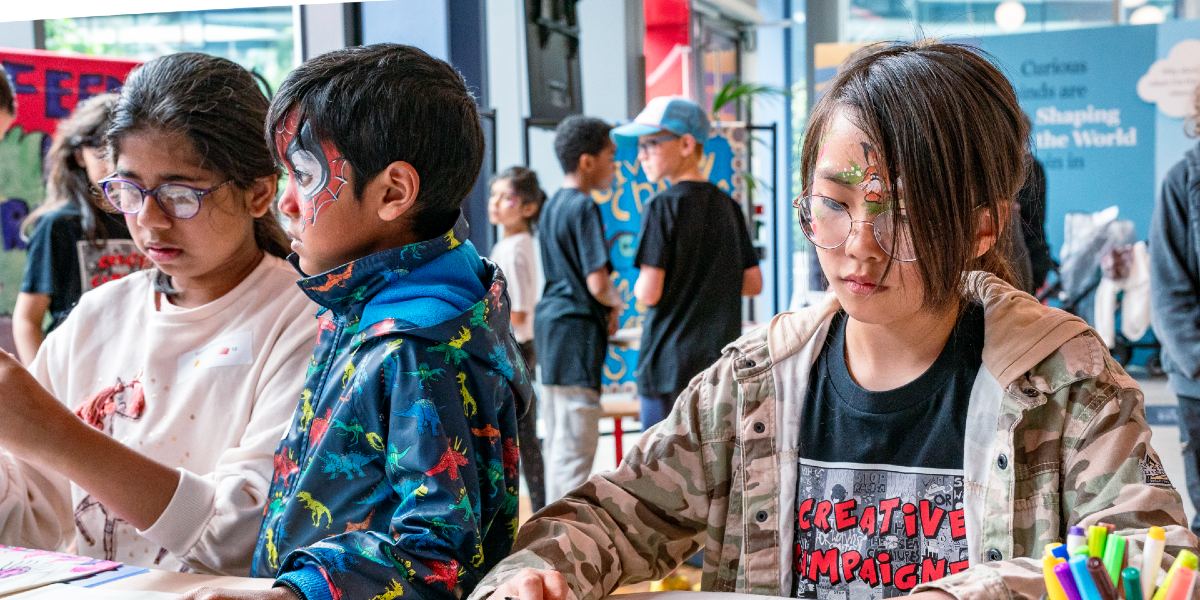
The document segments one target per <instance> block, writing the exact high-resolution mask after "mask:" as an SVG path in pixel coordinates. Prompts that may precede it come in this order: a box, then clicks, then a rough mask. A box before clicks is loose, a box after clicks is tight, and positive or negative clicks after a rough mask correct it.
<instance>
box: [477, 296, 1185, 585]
mask: <svg viewBox="0 0 1200 600" xmlns="http://www.w3.org/2000/svg"><path fill="white" fill-rule="evenodd" d="M964 291H965V292H966V294H967V296H968V297H969V298H974V299H975V300H976V301H978V302H980V303H982V304H983V306H984V311H985V343H984V350H983V366H984V368H982V369H980V372H979V375H978V377H977V379H976V383H975V385H974V387H973V389H972V397H971V405H970V408H969V413H968V417H967V434H966V439H965V440H964V462H963V467H964V477H965V485H964V488H965V500H964V504H965V506H964V512H965V516H966V522H967V540H968V550H969V554H970V564H971V567H970V568H969V569H967V570H966V571H963V572H960V573H957V574H955V575H950V576H947V577H945V578H943V579H941V580H939V581H936V582H933V583H926V584H922V585H921V586H918V588H917V590H916V591H920V590H923V589H930V588H940V589H942V590H945V591H947V592H949V593H951V594H953V595H955V596H957V597H959V598H998V597H999V598H1003V597H1020V598H1036V597H1038V596H1039V595H1041V594H1042V593H1043V591H1044V587H1043V583H1042V575H1041V569H1040V561H1038V560H1034V559H1031V558H1029V557H1034V556H1040V554H1041V552H1042V548H1043V545H1044V544H1046V543H1048V542H1052V541H1056V540H1062V539H1063V538H1064V537H1065V535H1066V529H1067V527H1068V526H1069V525H1074V524H1083V525H1088V524H1094V523H1095V522H1097V521H1105V522H1108V523H1113V524H1115V525H1116V527H1117V530H1118V532H1120V533H1123V534H1126V535H1138V534H1141V535H1140V536H1139V537H1138V538H1135V539H1134V540H1133V542H1132V543H1131V544H1130V548H1131V550H1130V556H1131V560H1133V557H1135V556H1137V554H1138V552H1139V550H1140V541H1139V540H1140V539H1144V533H1145V530H1146V529H1147V528H1149V527H1150V526H1151V525H1161V526H1164V527H1166V529H1167V544H1168V553H1173V551H1172V549H1174V551H1177V550H1178V549H1179V548H1180V547H1195V543H1196V539H1195V537H1194V536H1192V534H1191V533H1190V532H1189V531H1188V530H1187V528H1186V527H1185V526H1184V525H1183V523H1184V515H1183V507H1182V504H1181V500H1180V497H1179V494H1178V493H1176V491H1175V490H1174V488H1173V487H1172V486H1171V484H1170V482H1169V481H1168V480H1167V478H1166V476H1165V474H1164V473H1163V470H1162V466H1161V463H1160V462H1159V460H1158V457H1157V455H1156V454H1155V453H1154V451H1153V450H1152V449H1151V447H1150V429H1149V427H1148V426H1147V424H1146V421H1145V410H1144V407H1143V400H1142V394H1141V392H1140V391H1139V389H1138V387H1137V385H1136V383H1135V382H1134V381H1133V380H1132V379H1131V378H1130V377H1129V376H1128V375H1127V374H1126V373H1125V372H1124V371H1123V370H1122V369H1121V368H1120V367H1119V366H1118V365H1117V364H1116V363H1115V362H1114V361H1113V360H1112V359H1111V357H1109V355H1108V352H1107V351H1106V349H1105V347H1104V345H1103V343H1102V342H1101V341H1100V340H1099V338H1098V337H1097V336H1096V335H1095V334H1094V333H1093V332H1092V331H1091V330H1090V329H1089V328H1088V327H1087V325H1086V324H1085V323H1084V322H1083V321H1081V320H1079V319H1078V318H1076V317H1074V316H1072V315H1069V314H1067V313H1064V312H1062V311H1058V310H1054V309H1049V308H1046V307H1044V306H1042V305H1041V304H1038V303H1037V302H1036V301H1035V300H1034V299H1033V298H1032V297H1030V296H1028V295H1027V294H1024V293H1022V292H1019V291H1017V290H1015V289H1013V288H1011V287H1009V286H1008V285H1007V284H1005V283H1003V282H1002V281H1001V280H999V279H998V278H996V277H994V276H992V275H990V274H987V273H972V274H970V275H969V276H968V277H967V278H966V279H965V280H964ZM837 308H838V306H837V304H836V301H833V300H831V301H830V302H829V303H828V304H827V305H825V306H820V307H813V308H811V309H807V310H803V311H800V312H796V313H787V314H782V315H779V316H777V317H775V318H774V319H773V320H772V321H771V323H770V324H769V325H768V326H767V327H765V328H763V329H760V330H758V331H756V332H754V333H751V334H748V335H746V336H744V337H743V338H742V339H740V340H738V341H736V342H734V343H733V344H730V345H729V346H728V347H726V349H725V351H724V353H723V356H722V357H721V359H720V360H718V361H717V363H716V364H714V365H713V366H712V367H710V368H709V369H708V370H706V371H704V372H703V373H701V374H700V375H698V376H696V377H695V378H694V379H693V380H692V381H691V384H690V385H689V387H688V388H687V390H685V391H684V393H683V394H682V395H681V396H680V398H679V399H678V400H677V401H676V404H675V408H674V410H673V411H672V412H671V414H670V416H669V417H668V418H667V419H666V420H665V421H664V422H662V423H661V424H659V425H658V426H656V427H654V428H652V429H650V430H649V431H647V432H646V433H645V434H643V435H642V437H641V439H640V440H639V443H638V444H637V447H636V448H634V449H633V450H632V451H630V452H629V453H628V454H627V455H626V458H625V460H624V462H623V463H622V464H621V465H620V466H619V467H618V468H617V469H616V470H615V471H612V472H608V473H603V474H599V475H594V476H592V478H591V479H589V480H588V482H587V483H585V484H584V485H582V486H580V487H579V488H578V489H576V490H575V491H573V492H572V493H571V494H569V495H568V496H567V497H566V498H564V499H563V500H561V501H559V502H556V503H554V504H552V505H550V506H548V507H546V508H545V509H544V510H543V511H541V512H540V513H538V514H537V515H536V516H535V518H533V519H532V520H530V521H529V522H528V523H526V524H525V526H524V527H523V528H522V529H521V531H520V532H519V533H518V536H517V544H516V546H515V548H514V553H513V554H512V555H511V556H510V557H509V558H507V559H505V560H504V561H501V563H500V564H499V565H497V566H496V568H495V569H494V570H493V571H492V572H491V573H489V574H488V576H487V577H486V578H485V579H484V580H483V581H482V582H481V583H480V585H479V586H478V587H477V588H476V591H475V593H474V595H473V597H474V598H483V597H485V596H486V595H488V594H489V593H490V592H491V591H492V590H494V589H495V588H496V586H497V585H499V584H500V583H501V582H503V581H505V580H506V579H508V578H509V577H510V576H512V574H513V573H514V572H515V571H517V570H519V569H521V568H523V567H533V568H542V569H554V570H557V571H560V572H562V573H563V574H564V575H565V576H566V578H567V581H568V583H569V585H570V587H571V590H572V593H573V594H574V595H575V596H577V597H578V598H583V599H596V598H601V597H603V596H605V595H606V594H608V593H610V592H611V591H613V590H615V589H616V588H617V587H618V586H621V585H626V584H630V583H635V582H638V581H644V580H647V579H653V578H658V577H662V576H663V575H665V574H666V573H668V572H670V571H671V570H672V569H673V568H675V567H676V566H677V565H678V564H680V562H681V561H682V560H683V559H684V558H685V557H687V556H689V555H691V554H692V553H693V552H695V551H696V549H697V548H700V547H703V548H704V575H703V579H702V584H701V585H702V587H703V588H704V589H705V590H708V591H734V592H743V593H752V594H764V595H776V596H786V595H789V594H790V593H791V590H792V579H793V571H792V568H791V565H792V564H793V562H792V558H793V557H792V554H793V552H794V544H793V537H794V523H795V511H796V507H795V495H796V477H797V445H798V442H799V440H798V437H799V431H800V427H799V425H800V423H799V421H800V413H801V411H800V405H799V403H800V402H802V401H803V400H804V398H805V397H806V394H805V391H806V390H805V389H804V388H805V387H806V386H807V381H808V376H807V375H808V371H809V369H810V368H811V365H812V364H813V362H814V360H815V359H816V357H817V353H818V352H819V349H820V347H821V345H822V344H823V342H824V338H825V332H826V329H827V327H828V324H829V321H830V317H831V316H832V314H833V313H834V311H835V310H837ZM1002 456H1003V457H1004V459H1001V458H1000V457H1002Z"/></svg>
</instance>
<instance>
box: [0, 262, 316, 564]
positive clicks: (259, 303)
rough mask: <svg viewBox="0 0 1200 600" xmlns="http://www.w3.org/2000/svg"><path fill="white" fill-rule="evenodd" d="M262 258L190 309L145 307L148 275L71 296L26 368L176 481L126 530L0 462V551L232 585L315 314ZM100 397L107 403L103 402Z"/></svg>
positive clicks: (262, 501) (73, 489)
mask: <svg viewBox="0 0 1200 600" xmlns="http://www.w3.org/2000/svg"><path fill="white" fill-rule="evenodd" d="M296 278H297V276H296V272H295V271H294V270H293V269H292V267H291V266H290V265H288V264H287V262H285V261H283V260H281V259H279V258H276V257H273V256H269V255H268V256H267V257H266V258H264V259H263V261H262V262H261V263H260V264H259V265H258V267H257V268H256V269H255V270H254V271H253V272H252V273H250V275H249V276H248V277H246V279H245V280H243V281H242V282H241V283H239V284H238V285H237V287H235V288H234V289H233V290H231V291H230V292H229V293H227V294H225V295H224V296H222V297H221V298H219V299H217V300H215V301H213V302H210V303H208V304H206V305H204V306H200V307H196V308H188V309H184V308H179V307H176V306H174V305H171V304H170V303H168V302H167V301H166V300H165V299H164V300H163V301H162V303H161V307H160V309H158V310H156V309H155V302H154V296H155V294H154V291H153V285H152V272H151V271H144V272H141V273H137V274H135V275H130V276H127V277H125V278H123V279H120V280H118V281H114V282H111V283H107V284H105V285H102V286H100V287H99V288H97V289H95V290H93V291H90V292H88V293H86V294H84V295H83V297H82V299H81V300H80V302H79V305H78V306H76V307H75V309H74V310H73V311H72V312H71V315H70V317H69V318H68V319H67V320H66V321H65V322H64V323H63V324H62V325H61V326H59V327H58V328H57V329H55V330H54V332H53V333H51V334H50V335H49V336H48V337H47V338H46V341H45V343H44V344H43V345H42V347H41V350H39V352H38V355H37V358H36V359H35V360H34V363H33V364H32V365H31V367H30V370H31V371H32V372H33V374H34V376H35V377H37V379H38V381H40V382H41V384H42V385H43V386H45V387H46V389H48V390H49V391H50V393H51V394H53V395H54V397H56V398H58V399H59V400H61V401H63V402H64V403H66V404H67V405H68V406H69V407H70V408H71V410H73V411H79V410H80V409H81V407H83V406H84V405H89V406H90V407H91V410H90V411H89V410H87V409H86V407H84V408H85V410H84V412H86V413H88V414H86V415H84V419H85V421H91V422H92V423H93V424H94V425H97V426H99V427H100V428H101V429H103V430H104V431H106V432H108V433H109V434H110V435H112V436H113V437H114V438H115V439H117V440H118V441H120V442H122V443H124V444H126V445H127V446H129V447H131V448H133V449H135V450H137V451H139V452H141V453H143V454H145V455H146V456H148V457H150V458H153V459H155V460H157V461H159V462H160V463H163V464H165V465H168V466H171V467H176V468H178V469H179V472H180V476H181V477H180V482H179V486H178V487H177V488H176V490H175V494H174V496H173V497H172V499H171V502H170V504H169V505H168V506H167V509H166V510H165V511H164V512H163V514H162V516H161V517H159V519H158V521H157V522H156V523H154V525H152V526H151V527H150V528H149V529H148V530H145V531H138V530H137V529H136V528H135V527H133V526H132V525H130V524H129V523H126V522H125V521H123V520H121V519H118V518H116V516H115V515H112V514H111V513H109V512H108V511H107V509H106V508H105V507H104V506H103V505H101V504H99V503H95V502H94V501H93V500H92V499H91V497H90V496H88V494H87V492H86V491H85V490H84V489H82V488H80V487H79V486H77V485H74V484H71V483H69V482H67V481H66V480H65V479H63V478H62V477H61V476H58V475H57V474H54V473H45V472H39V471H40V470H39V469H38V468H37V467H35V466H32V465H29V464H28V463H24V462H22V461H19V460H16V459H14V458H13V457H12V456H11V455H9V454H7V453H5V454H3V455H2V456H0V543H5V544H15V545H24V546H32V547H36V548H48V549H54V548H59V547H66V548H72V549H73V550H74V551H75V552H77V553H79V554H83V555H87V556H95V557H99V558H106V559H110V560H117V561H121V562H125V563H130V564H135V565H142V566H153V567H156V568H161V569H169V570H194V571H199V572H212V573H224V574H230V575H246V574H248V573H249V569H250V558H251V553H252V552H253V549H254V543H255V539H256V537H257V535H258V529H259V525H260V523H261V521H262V514H263V507H264V506H265V505H266V502H267V498H266V494H267V490H268V488H269V486H270V483H271V474H272V466H273V465H272V456H273V454H274V452H275V449H276V447H277V446H278V444H279V440H280V439H281V438H282V437H283V434H284V430H285V428H286V427H287V424H288V422H289V420H290V419H291V416H292V412H293V411H294V410H295V407H296V404H297V402H298V400H299V397H300V391H301V389H302V388H303V385H304V371H305V368H306V365H307V361H308V357H309V356H310V354H311V352H312V346H313V344H314V342H315V339H316V321H315V320H314V319H313V315H314V314H315V312H316V307H315V305H314V304H312V302H310V301H309V300H308V298H307V297H306V296H304V294H303V293H302V292H301V291H300V289H299V288H298V287H297V286H296V283H295V282H296ZM106 400H107V401H106Z"/></svg>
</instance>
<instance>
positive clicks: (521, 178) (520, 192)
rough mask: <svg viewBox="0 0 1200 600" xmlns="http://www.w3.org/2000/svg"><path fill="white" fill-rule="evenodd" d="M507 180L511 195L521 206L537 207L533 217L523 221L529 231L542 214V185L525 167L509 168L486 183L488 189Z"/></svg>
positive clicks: (544, 193) (543, 199)
mask: <svg viewBox="0 0 1200 600" xmlns="http://www.w3.org/2000/svg"><path fill="white" fill-rule="evenodd" d="M503 179H507V180H508V183H509V185H511V186H512V189H513V193H514V194H516V196H517V198H520V199H521V204H533V205H535V206H537V210H536V211H534V213H533V215H531V216H530V217H529V218H527V219H525V224H526V225H527V226H528V227H529V229H531V230H532V229H533V228H534V226H535V225H536V224H537V220H538V215H539V214H541V212H542V205H543V204H545V203H546V192H544V191H542V185H541V183H540V182H538V176H537V173H536V172H535V171H534V170H533V169H527V168H525V167H520V166H513V167H509V168H507V169H505V170H503V171H501V172H500V173H497V174H496V175H494V176H493V177H492V180H491V181H489V182H488V187H489V188H490V187H491V186H492V184H494V183H496V182H497V181H500V180H503Z"/></svg>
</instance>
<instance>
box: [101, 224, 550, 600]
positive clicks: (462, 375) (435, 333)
mask: <svg viewBox="0 0 1200 600" xmlns="http://www.w3.org/2000/svg"><path fill="white" fill-rule="evenodd" d="M467 239H468V235H467V230H466V224H465V221H462V222H460V223H459V224H458V225H456V226H455V229H454V231H452V232H450V233H448V234H447V235H446V236H441V237H437V238H433V239H430V240H426V241H424V242H420V243H417V244H414V245H409V246H405V247H403V248H395V249H391V250H385V251H383V252H381V253H379V254H378V255H372V256H371V257H368V258H367V259H363V260H364V261H365V260H369V261H370V262H362V261H359V262H355V263H353V264H352V265H346V266H344V267H342V268H338V269H334V270H333V271H332V272H331V274H325V275H318V276H314V277H309V278H306V279H303V280H301V282H300V285H301V287H302V288H304V290H305V292H306V293H308V294H309V296H310V297H312V298H313V299H314V300H316V301H317V302H318V303H319V304H320V305H321V306H322V312H321V313H320V316H319V317H318V318H319V322H318V329H319V336H318V338H317V346H316V348H315V349H314V351H313V358H312V359H311V360H310V361H309V365H310V368H309V370H308V373H307V379H306V381H305V382H304V385H303V387H302V388H301V389H302V390H303V391H302V392H301V394H300V396H299V402H297V409H296V414H295V416H294V417H293V419H292V421H291V427H290V429H289V431H288V433H287V435H286V436H285V437H284V439H283V440H282V441H281V442H280V445H279V447H278V449H277V452H276V454H275V459H274V460H275V463H274V464H275V468H276V473H275V476H274V477H273V479H272V482H271V488H270V490H269V491H268V495H267V498H268V499H269V501H268V502H267V503H266V507H265V509H264V511H263V512H264V515H263V524H262V528H261V530H260V535H259V540H258V545H257V547H256V548H255V553H254V558H253V561H254V564H253V567H252V573H253V574H254V575H256V576H278V577H280V578H282V579H283V580H285V581H286V582H288V584H289V585H297V586H311V588H310V589H309V592H311V593H306V594H305V595H307V596H311V597H316V596H330V597H333V598H339V599H340V598H346V599H347V600H349V599H350V598H378V599H384V600H398V599H408V598H417V597H420V598H422V599H425V598H428V599H430V600H452V599H454V600H459V599H461V598H464V597H466V595H467V594H469V593H470V591H471V590H472V589H473V588H474V586H475V584H476V583H477V582H478V581H479V580H480V578H481V577H482V576H483V574H484V573H485V572H486V571H487V570H488V569H489V568H490V567H491V566H492V565H494V564H495V563H496V562H497V561H498V560H499V559H500V558H501V557H503V556H505V555H507V554H508V553H509V550H510V548H511V546H512V543H513V539H514V536H515V531H514V530H512V529H511V527H512V525H511V524H512V522H513V520H514V519H515V518H516V503H515V500H516V488H517V485H518V481H517V478H516V468H517V464H516V462H515V461H516V458H515V457H516V454H515V453H514V452H513V450H515V448H516V444H515V440H516V414H515V413H516V411H515V407H516V406H517V404H518V398H520V399H521V400H520V402H526V401H529V400H531V399H532V391H531V390H530V389H529V384H528V381H526V378H525V377H524V376H521V377H520V378H519V379H517V378H516V377H514V376H513V375H512V373H513V371H514V366H515V365H514V361H515V360H516V359H515V357H518V356H520V354H519V349H518V348H517V347H516V343H515V342H514V341H513V339H512V335H511V332H510V330H509V316H508V313H507V308H506V307H504V306H503V305H502V303H501V299H502V298H504V296H505V291H504V281H503V276H502V275H501V274H500V273H499V272H498V271H497V270H496V268H495V266H494V265H492V264H491V263H488V262H486V261H485V262H480V263H477V264H479V265H480V267H479V268H473V270H472V271H471V272H477V273H482V274H484V276H485V277H486V278H487V279H486V281H483V282H482V283H483V284H484V285H483V286H482V290H483V291H482V293H480V294H479V297H478V298H475V299H474V300H471V301H470V303H469V304H467V305H466V306H462V307H461V308H460V309H458V310H459V312H458V313H457V316H454V317H452V318H449V319H446V320H444V321H443V322H441V323H438V324H436V325H431V326H418V325H414V323H417V322H419V321H420V319H418V318H415V315H412V314H406V313H405V312H404V311H403V310H397V311H396V312H391V313H388V312H386V311H387V310H389V308H388V306H389V305H387V304H379V303H378V302H383V301H384V300H382V299H386V298H397V297H402V296H405V294H409V295H411V292H408V291H406V292H405V294H385V293H381V292H382V291H384V290H387V289H389V288H390V286H395V287H397V288H399V286H403V285H405V284H406V281H415V280H416V279H415V278H410V277H409V275H412V274H413V273H416V272H417V271H418V270H419V269H422V268H425V267H424V265H427V264H433V262H432V261H435V260H436V259H438V258H439V257H441V256H444V255H445V254H446V253H447V252H458V253H463V254H462V258H461V260H475V261H480V260H481V259H479V258H478V257H477V254H475V250H474V246H473V245H471V244H470V243H469V242H467V241H466V240H467ZM452 247H453V249H452ZM471 257H475V258H471ZM455 260H460V259H459V258H455ZM442 264H451V263H442ZM453 264H461V261H460V263H453ZM430 268H432V267H430ZM377 301H378V302H377ZM387 301H388V302H390V301H391V300H387ZM398 306H403V304H400V305H398ZM368 307H370V311H371V312H370V314H369V315H367V316H366V317H364V314H365V312H364V311H366V310H367V309H368ZM485 391H486V393H485ZM126 396H128V397H130V398H132V396H129V394H126ZM99 537H100V536H97V538H99ZM298 550H300V551H299V552H298ZM301 572H304V576H303V577H301ZM297 589H299V590H300V591H304V589H303V588H297Z"/></svg>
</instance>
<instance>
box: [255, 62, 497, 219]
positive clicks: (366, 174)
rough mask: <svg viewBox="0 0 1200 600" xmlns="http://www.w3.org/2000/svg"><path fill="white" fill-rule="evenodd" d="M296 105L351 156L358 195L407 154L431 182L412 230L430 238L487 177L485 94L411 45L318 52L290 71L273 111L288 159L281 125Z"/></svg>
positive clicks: (424, 187)
mask: <svg viewBox="0 0 1200 600" xmlns="http://www.w3.org/2000/svg"><path fill="white" fill-rule="evenodd" d="M293 110H296V111H298V113H297V116H298V117H299V120H298V122H304V121H307V122H308V123H309V124H310V126H311V127H312V128H313V129H314V130H315V133H316V135H317V138H318V139H320V140H322V141H327V142H332V143H333V145H334V146H335V147H336V148H337V150H338V151H339V152H341V154H342V156H343V157H344V158H345V159H346V161H347V162H349V163H350V167H351V169H352V174H353V179H354V193H355V195H356V196H361V194H362V192H363V190H364V189H365V188H366V185H367V182H369V181H370V180H371V179H372V178H374V177H375V176H376V175H378V174H379V173H380V172H381V171H383V170H384V169H385V168H386V167H387V166H388V165H389V164H391V163H393V162H396V161H403V162H406V163H408V164H410V165H412V167H413V169H415V170H416V172H417V174H418V175H419V176H420V180H421V185H420V190H419V192H418V193H417V199H416V206H415V211H416V212H415V214H414V215H413V216H412V217H411V219H410V223H411V227H412V232H413V233H414V234H415V235H417V236H418V237H419V238H420V239H430V238H434V237H437V236H439V235H442V234H444V233H446V232H447V231H449V230H450V228H452V227H453V226H454V222H455V220H457V219H458V214H459V209H460V207H461V206H462V201H463V198H465V197H466V195H467V194H468V193H469V192H470V191H471V188H472V187H473V186H474V185H475V181H476V179H478V178H479V168H480V166H481V165H482V164H483V145H484V142H483V128H482V127H481V126H480V123H479V110H478V108H477V107H476V106H475V98H474V96H472V95H471V92H470V91H468V90H467V85H466V82H465V81H463V78H462V75H460V74H459V73H458V71H455V70H454V67H451V66H450V65H449V64H447V63H446V62H445V61H442V60H439V59H436V58H434V57H432V56H430V55H429V54H427V53H425V52H424V51H422V50H420V49H419V48H414V47H412V46H405V45H401V44H373V45H370V46H354V47H351V48H342V49H340V50H334V51H332V52H326V53H325V54H322V55H320V56H317V57H316V58H313V59H310V60H308V61H307V62H305V63H304V64H302V65H300V66H299V67H296V68H295V69H293V70H292V72H291V73H289V74H288V76H287V78H286V79H284V81H283V83H282V84H281V85H280V86H279V91H278V92H277V93H276V95H275V98H274V99H273V100H272V102H271V108H270V111H269V112H268V114H267V121H266V122H267V135H268V143H269V146H270V149H271V152H272V153H274V154H275V159H276V160H277V161H280V162H282V160H283V157H282V156H279V148H278V147H277V146H276V143H275V133H276V131H278V130H279V128H280V127H281V126H282V124H283V122H284V121H285V120H286V119H287V118H288V117H289V115H290V114H291V113H292V111H293Z"/></svg>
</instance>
